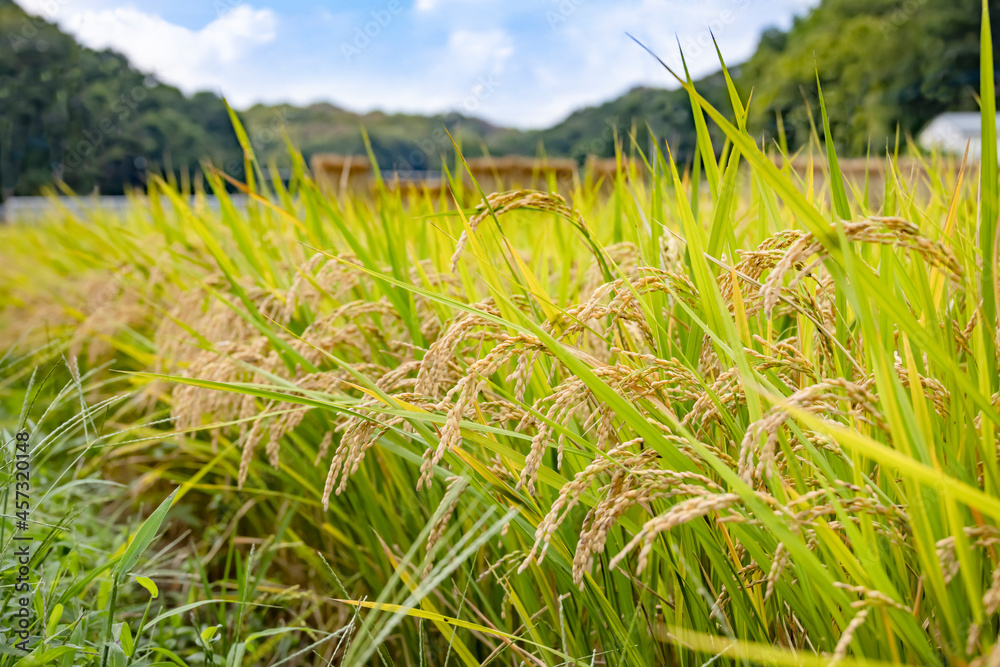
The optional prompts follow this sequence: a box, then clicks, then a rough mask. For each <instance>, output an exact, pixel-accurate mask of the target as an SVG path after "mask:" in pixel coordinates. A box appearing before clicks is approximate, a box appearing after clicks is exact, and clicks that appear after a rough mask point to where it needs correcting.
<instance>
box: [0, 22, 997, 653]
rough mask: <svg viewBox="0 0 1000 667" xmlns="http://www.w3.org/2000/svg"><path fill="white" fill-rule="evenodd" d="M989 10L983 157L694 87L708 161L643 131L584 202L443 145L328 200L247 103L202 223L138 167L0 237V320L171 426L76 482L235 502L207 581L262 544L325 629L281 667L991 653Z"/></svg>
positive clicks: (993, 434) (7, 337)
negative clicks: (851, 156) (490, 177)
mask: <svg viewBox="0 0 1000 667" xmlns="http://www.w3.org/2000/svg"><path fill="white" fill-rule="evenodd" d="M984 14H985V3H984ZM983 26H984V33H983V48H982V54H983V64H982V67H983V76H982V81H983V90H982V91H981V100H982V114H983V118H984V122H983V146H984V151H983V155H982V156H981V159H980V161H979V163H978V165H976V164H973V163H970V162H969V161H968V159H962V160H955V159H954V158H948V157H944V156H939V155H929V156H922V160H924V164H925V166H926V170H925V173H924V174H921V175H918V176H913V175H912V174H907V173H902V172H901V171H900V170H899V169H898V168H897V165H896V162H895V160H894V159H893V157H892V156H889V157H887V158H886V159H885V162H884V166H883V168H882V170H881V171H882V173H883V174H884V176H883V178H882V179H880V180H881V181H882V182H883V183H884V187H883V188H882V189H881V191H879V192H874V191H872V189H871V188H870V187H869V186H870V182H869V181H867V180H866V181H865V182H863V183H853V182H848V181H845V179H844V178H843V177H842V175H841V173H840V170H839V168H838V164H837V155H836V154H835V152H834V151H833V149H832V147H831V145H830V144H827V146H826V149H825V152H824V151H823V145H822V142H821V141H820V139H821V137H820V136H819V135H817V136H815V137H814V142H813V147H812V148H811V150H810V151H809V152H808V154H809V155H811V156H814V157H815V159H817V160H822V161H823V164H825V165H826V166H825V169H826V172H825V175H824V178H823V179H822V181H814V180H813V177H812V175H811V174H812V171H811V170H810V171H809V172H808V174H809V175H807V176H805V177H799V176H797V175H796V174H795V173H794V172H792V171H791V170H789V169H786V168H781V167H778V166H776V163H775V158H776V157H781V158H783V159H782V160H781V162H782V163H783V164H788V162H789V158H790V156H789V155H787V154H784V153H782V150H781V149H780V148H779V147H778V146H781V145H783V142H780V141H779V142H776V143H777V146H771V145H769V144H762V142H761V141H759V140H758V139H755V138H754V137H752V136H750V135H749V134H747V132H746V130H745V120H746V117H747V114H748V113H751V109H750V101H749V100H744V99H741V97H740V96H739V94H738V92H737V91H736V89H735V88H734V87H732V85H730V93H731V102H732V108H731V109H726V110H721V109H716V108H714V107H712V106H711V105H710V104H708V102H707V101H706V100H705V99H704V98H702V97H701V96H700V95H699V94H698V92H697V91H696V90H694V88H693V87H691V85H690V83H689V82H688V81H687V80H686V79H685V78H683V77H679V78H678V81H679V82H680V84H681V85H683V86H685V87H686V88H687V90H688V92H689V94H690V98H691V103H692V108H693V110H694V113H695V120H696V125H697V127H698V130H699V132H698V138H699V142H698V150H699V160H698V162H699V163H700V165H701V167H700V168H696V169H686V168H685V165H678V164H676V163H675V162H674V160H673V158H672V156H671V154H670V151H669V148H670V147H669V145H665V144H661V145H660V147H659V149H658V150H657V151H656V152H655V153H654V154H652V155H649V154H645V153H644V152H643V151H642V150H641V148H640V147H639V146H637V145H635V143H634V142H629V141H628V139H627V138H625V139H623V140H622V142H621V145H620V146H619V159H620V160H621V161H623V162H624V161H627V160H630V159H631V160H638V161H639V162H640V163H642V164H643V165H644V171H645V173H644V174H637V173H634V172H633V171H630V170H621V171H619V172H618V173H617V175H616V176H615V178H614V182H613V187H612V188H610V189H606V190H603V194H602V190H601V184H600V183H597V184H595V183H591V182H587V183H578V184H576V185H575V186H574V187H573V188H572V189H571V191H563V192H555V191H535V190H531V191H527V190H516V189H515V190H506V191H500V192H494V193H487V192H484V191H482V190H481V189H480V188H479V187H478V186H477V185H476V183H475V182H474V181H471V180H466V178H465V173H466V171H467V165H466V164H465V162H464V160H463V159H462V158H461V155H459V156H458V158H457V161H456V163H455V164H454V165H452V168H451V169H450V170H449V172H448V174H447V177H448V180H449V185H450V188H447V189H445V190H442V191H441V192H439V193H436V194H434V195H432V194H431V193H430V192H429V191H423V192H421V191H416V190H407V191H399V190H396V189H394V188H393V187H392V184H391V183H382V182H379V184H378V187H377V188H376V190H375V193H374V195H372V196H360V195H358V196H349V197H334V196H328V195H327V194H325V193H324V192H323V191H321V190H320V188H319V187H318V186H317V185H316V183H315V182H314V181H313V180H312V179H311V178H310V176H309V173H308V171H307V169H306V168H305V164H304V161H303V160H302V158H301V156H300V155H299V154H298V153H297V152H296V151H294V149H291V150H290V156H291V159H292V162H293V165H294V168H293V177H292V180H291V183H290V185H288V186H286V185H285V184H283V183H282V182H281V181H279V180H273V181H270V182H269V181H267V180H266V179H265V178H264V177H263V171H262V170H261V169H260V167H259V165H258V164H257V162H256V160H255V158H254V155H253V151H252V148H251V146H250V144H249V142H248V141H247V140H246V136H245V133H243V132H242V131H241V129H240V125H239V120H238V118H236V116H235V115H234V116H233V122H234V124H235V126H236V127H237V133H238V135H239V136H240V137H241V138H242V142H243V148H244V151H245V154H246V158H247V164H248V167H249V168H248V169H247V173H248V174H250V175H251V176H252V177H251V178H249V179H248V182H247V183H233V182H230V181H228V180H227V179H226V178H225V177H224V176H223V175H222V174H221V173H220V172H218V171H215V170H214V169H212V167H211V166H210V165H206V176H205V181H206V183H207V184H208V187H209V188H210V191H211V192H212V193H213V194H215V195H216V196H217V197H218V199H219V202H220V204H221V205H220V208H219V209H217V210H216V209H213V208H209V207H208V206H207V205H206V204H205V200H204V197H203V195H204V193H203V192H195V193H194V200H193V203H192V201H191V200H190V199H189V198H188V197H187V196H186V195H188V194H189V193H188V192H185V191H182V190H179V189H178V188H177V187H175V186H174V185H171V184H170V183H169V182H168V181H166V180H164V179H154V180H153V181H152V183H151V185H150V188H149V190H148V192H146V193H143V194H141V195H136V196H135V206H134V207H133V208H132V209H131V211H130V212H129V214H128V215H127V216H125V217H124V218H122V219H115V220H112V219H109V218H104V219H88V220H80V219H77V218H75V217H74V216H72V215H70V214H68V213H67V214H66V215H63V216H60V217H59V218H58V219H53V220H51V221H49V222H47V223H45V224H41V225H36V226H15V227H11V228H7V229H4V230H2V239H0V240H2V248H3V250H2V251H0V252H2V253H3V256H4V262H3V265H2V268H0V293H2V294H3V297H4V301H5V303H6V304H7V305H6V306H5V307H4V309H3V318H4V321H5V324H4V326H3V328H2V332H3V337H4V341H3V345H4V347H5V348H8V349H21V350H30V351H31V359H32V360H33V362H35V363H44V362H45V361H47V360H51V359H55V358H58V357H59V356H60V355H66V356H67V357H69V358H72V359H79V364H80V366H81V369H82V370H81V371H80V372H90V369H94V370H93V372H94V373H95V377H106V378H108V382H109V384H107V385H95V386H94V387H93V389H92V395H91V396H90V397H89V400H90V402H91V404H93V403H95V402H96V401H100V400H110V399H111V397H113V396H118V397H121V398H120V400H122V401H124V404H125V405H126V406H127V410H125V411H124V412H122V414H123V415H127V416H128V417H129V418H131V419H137V420H141V419H149V420H151V421H156V422H157V424H155V425H152V426H149V427H148V428H149V434H148V435H147V436H145V437H144V438H143V440H141V441H136V442H133V443H118V444H116V445H114V446H108V447H104V448H101V450H100V451H99V452H94V453H88V456H87V457H86V460H87V463H86V465H87V466H89V467H90V469H92V470H94V471H98V470H100V471H119V472H120V471H122V470H127V471H128V472H129V474H130V475H131V476H132V478H133V479H134V481H132V482H131V491H132V493H134V494H137V495H140V496H141V495H142V494H143V493H146V492H147V490H149V489H152V488H154V487H155V486H156V485H157V484H160V483H164V482H168V483H169V484H171V485H180V486H181V488H182V489H183V493H184V494H185V495H186V499H185V502H186V503H188V508H189V509H188V511H189V512H190V513H191V514H192V515H193V516H194V517H196V518H197V517H207V516H208V514H209V513H212V514H213V516H214V508H215V507H216V506H217V505H218V504H219V503H225V504H227V506H236V507H238V509H237V510H236V511H235V513H233V514H232V515H228V516H225V517H224V518H223V519H222V520H221V521H219V525H220V534H215V535H205V536H203V538H201V539H200V548H201V549H202V550H203V552H204V554H205V560H204V562H205V563H206V567H207V568H208V569H209V570H211V573H209V572H206V573H204V574H203V575H202V576H203V579H204V580H205V581H211V580H212V577H213V576H217V577H219V579H220V580H227V579H229V578H230V576H231V574H230V573H231V571H232V568H233V563H234V562H237V561H239V560H240V558H241V555H248V545H249V544H255V543H256V542H255V540H262V539H266V538H268V537H269V536H271V537H273V536H275V535H276V534H280V536H281V537H280V540H277V541H276V542H275V541H272V542H271V545H272V547H273V548H272V549H271V550H270V551H269V552H268V553H269V557H268V562H269V564H272V566H273V567H274V568H275V570H276V574H274V575H273V576H274V578H275V582H276V585H278V582H280V585H281V586H288V587H291V586H295V587H297V588H296V589H295V590H298V591H301V592H302V598H303V599H307V603H306V604H304V605H303V606H300V607H299V609H300V611H301V613H291V617H293V618H290V619H289V620H288V624H289V625H291V626H295V627H299V626H310V627H312V628H313V629H314V630H316V631H317V632H322V633H325V634H323V635H322V636H320V635H317V636H316V637H315V638H313V639H311V640H310V641H316V642H319V641H320V639H322V638H323V637H328V638H329V639H328V641H325V643H323V644H322V645H321V646H318V647H316V648H308V647H309V646H311V645H310V644H309V643H308V642H307V641H306V640H305V639H303V643H302V648H303V651H300V652H295V651H286V652H285V653H286V654H287V656H288V657H286V658H281V659H280V660H284V661H298V662H297V663H296V664H328V662H325V661H333V662H334V663H335V664H344V665H356V664H357V665H360V664H428V665H430V664H448V663H454V664H464V665H482V664H487V663H494V662H498V663H500V664H521V663H530V664H539V665H562V664H580V665H601V664H604V665H634V664H677V665H681V664H684V665H688V664H690V665H700V664H709V663H711V662H713V661H715V662H719V663H720V664H723V663H725V664H730V663H731V664H774V665H785V664H796V665H798V664H806V665H812V664H817V665H831V664H839V665H851V664H859V665H860V664H927V665H931V664H948V665H980V666H985V665H995V664H1000V662H998V661H1000V643H998V642H997V635H998V631H1000V616H998V609H1000V561H998V553H997V545H998V544H1000V528H998V519H1000V466H998V443H1000V440H998V437H997V427H998V426H1000V393H998V389H1000V387H998V384H1000V372H998V370H1000V369H998V366H997V356H996V347H997V344H998V340H997V336H998V329H997V321H996V305H997V302H998V301H1000V286H998V278H997V271H996V266H997V247H998V245H997V241H996V234H997V225H996V221H997V217H998V213H1000V194H998V175H997V156H996V151H995V145H996V144H995V124H994V117H995V105H994V99H995V93H994V91H993V87H992V86H993V68H992V63H991V61H990V56H989V54H990V53H992V51H991V48H990V34H989V23H988V22H987V21H984V22H983ZM817 85H819V80H817ZM820 100H821V101H822V94H820ZM820 116H821V119H822V121H823V123H822V126H823V127H824V128H825V130H826V132H825V133H824V135H823V136H829V124H828V122H827V119H826V112H825V108H823V107H822V106H821V109H820ZM709 122H711V123H713V124H714V125H716V126H717V127H718V128H720V129H721V130H722V132H723V133H724V135H725V137H726V142H725V144H724V145H723V146H715V145H713V144H712V138H711V136H710V134H709V132H708V130H707V127H708V123H709ZM909 150H910V151H911V152H913V153H915V154H917V152H916V148H915V147H909ZM702 170H703V171H702ZM274 171H275V170H272V172H274ZM227 186H228V187H229V188H233V187H235V188H236V189H238V190H240V191H242V192H244V193H246V194H247V195H248V196H249V203H248V204H247V206H246V208H245V209H241V208H237V207H236V206H235V205H234V203H233V200H232V199H231V198H230V196H229V194H228V190H227ZM15 322H16V323H17V326H16V327H15V326H14V323H15ZM105 368H107V370H105ZM19 372H21V373H24V372H25V371H23V370H22V371H19ZM15 375H16V373H15ZM112 378H113V379H114V382H111V379H112ZM17 381H20V380H19V379H18V378H16V377H15V378H14V379H13V380H12V381H11V385H12V386H13V385H15V384H16V382H17ZM123 384H124V385H127V388H126V389H123V388H122V385H123ZM161 419H162V420H165V421H162V422H160V420H161ZM175 506H176V503H175ZM207 523H208V521H207V519H206V524H207ZM238 538H239V539H238ZM243 579H244V580H245V576H244V577H243ZM208 588H209V589H210V588H211V586H209V587H208ZM211 599H212V598H211V595H210V594H209V591H206V594H205V595H204V596H203V597H202V599H201V600H196V599H192V600H190V601H189V604H194V603H196V602H204V601H205V600H211ZM283 603H284V604H285V605H286V607H287V609H290V610H291V609H294V608H296V605H295V603H294V602H292V601H290V600H287V599H286V600H283ZM244 613H247V614H252V613H254V612H253V611H249V610H248V611H246V612H244ZM293 621H294V622H293ZM234 645H235V644H234ZM182 659H183V658H182V657H178V660H182ZM214 659H215V658H210V657H208V655H207V653H205V652H202V654H201V655H199V657H198V658H197V660H201V661H207V662H208V664H227V663H225V662H222V661H221V660H222V658H221V656H220V657H219V660H220V662H218V663H213V662H211V661H212V660H214ZM243 659H244V660H247V661H248V662H247V663H246V664H258V663H259V664H282V663H281V662H279V659H278V658H275V657H274V656H268V655H267V654H266V652H265V653H261V652H260V651H258V653H257V654H256V655H255V656H254V657H253V659H252V660H253V661H256V662H252V661H250V660H251V658H249V657H246V656H245V657H244V658H243ZM185 664H186V663H185ZM191 664H195V663H191ZM288 664H291V663H290V662H289V663H288Z"/></svg>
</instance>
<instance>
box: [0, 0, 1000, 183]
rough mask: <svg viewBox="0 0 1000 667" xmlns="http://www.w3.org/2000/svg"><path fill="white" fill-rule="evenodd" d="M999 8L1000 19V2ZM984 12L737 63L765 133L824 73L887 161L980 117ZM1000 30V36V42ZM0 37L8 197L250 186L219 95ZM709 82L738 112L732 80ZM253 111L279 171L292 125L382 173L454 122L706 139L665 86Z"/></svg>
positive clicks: (883, 7) (681, 153)
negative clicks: (959, 114)
mask: <svg viewBox="0 0 1000 667" xmlns="http://www.w3.org/2000/svg"><path fill="white" fill-rule="evenodd" d="M990 5H991V15H992V16H993V17H997V18H995V19H994V21H997V20H1000V0H995V1H994V2H991V3H990ZM994 5H997V6H995V7H994ZM980 9H981V5H980V2H979V0H823V1H822V2H821V4H820V5H819V6H818V7H817V8H816V9H815V10H813V11H812V12H810V13H809V14H808V15H807V16H804V17H802V18H800V19H798V20H796V21H795V23H794V25H793V26H792V28H791V29H790V30H789V31H787V32H782V31H779V30H776V29H772V30H769V31H767V32H766V33H765V34H764V36H763V38H762V39H761V42H760V45H759V46H758V49H757V51H756V53H755V54H754V55H753V56H752V57H751V58H750V60H749V61H748V62H747V63H745V64H744V65H742V66H740V67H734V68H733V69H732V73H733V75H734V78H736V80H737V85H738V86H739V87H740V88H741V91H742V93H743V96H744V99H746V98H747V97H748V96H749V94H750V92H751V89H752V91H753V103H752V113H751V129H752V130H753V131H754V132H755V133H756V134H757V135H758V136H761V135H763V136H765V137H767V138H771V137H774V136H776V133H777V120H776V118H777V115H778V114H779V113H780V114H781V116H782V118H783V121H784V127H785V130H786V133H787V135H788V138H789V142H790V145H791V146H792V147H793V148H794V147H795V146H796V145H798V144H800V143H801V142H803V141H804V140H805V139H806V138H807V136H808V129H809V115H808V113H807V112H806V107H805V101H804V100H808V102H809V104H810V105H811V107H812V109H813V111H816V110H817V109H818V104H817V96H816V83H815V82H816V80H815V69H814V68H815V67H816V66H817V65H818V67H819V71H820V76H821V79H822V82H823V90H824V95H825V97H826V101H827V105H828V107H829V110H830V116H831V124H832V127H833V134H834V137H835V139H836V141H837V144H838V148H840V149H841V150H843V151H844V152H845V153H855V154H863V153H864V152H865V151H866V150H867V148H868V144H869V140H870V141H871V148H872V151H873V152H878V151H879V150H884V149H885V145H886V141H887V140H888V138H889V137H892V136H894V134H895V128H896V127H897V125H898V126H899V128H900V130H901V131H902V133H903V134H904V135H905V134H906V133H911V134H914V133H916V132H917V131H919V129H920V128H921V127H922V126H923V125H924V124H926V122H927V121H928V120H930V119H931V118H933V117H934V116H935V115H937V114H938V113H940V112H941V111H944V110H961V109H976V108H977V101H976V95H975V93H976V91H978V88H979V31H980V18H979V17H980V15H981V12H980ZM998 28H1000V25H994V26H993V34H994V35H997V36H998V37H1000V30H998ZM0 35H3V36H4V37H3V43H2V45H0V49H2V54H3V57H2V58H0V197H3V196H10V195H11V194H34V193H37V192H38V191H39V189H40V188H42V187H43V186H45V185H49V184H51V183H52V182H53V179H54V177H56V176H58V177H59V178H62V179H63V180H64V181H65V183H66V184H67V185H68V186H69V187H71V188H72V189H74V190H75V191H77V192H90V191H92V190H93V189H95V188H97V189H99V190H100V191H101V192H103V193H107V194H115V193H120V192H122V191H123V189H124V188H126V187H128V186H129V185H130V184H131V185H138V184H141V183H142V181H143V178H144V176H145V173H146V171H147V169H155V170H159V171H163V170H170V171H174V172H175V173H179V172H181V171H183V170H187V171H188V172H189V173H193V172H195V171H196V170H198V169H199V168H200V167H199V164H200V161H201V160H204V159H207V160H211V161H212V163H213V164H215V165H217V166H220V167H222V168H224V169H226V170H227V171H229V172H230V173H233V174H234V175H237V176H240V170H241V169H242V160H241V153H240V149H239V146H238V144H237V142H236V137H235V134H234V132H233V130H232V127H231V125H230V122H229V118H228V115H227V112H226V109H225V105H224V103H223V101H222V100H221V99H220V98H219V97H217V96H216V95H214V94H212V93H199V94H196V95H193V96H185V95H184V94H182V93H181V92H180V91H179V90H177V89H176V88H174V87H172V86H168V85H164V84H162V83H160V82H158V81H156V80H155V79H154V78H152V77H150V76H147V75H145V74H144V73H142V72H139V71H137V70H135V69H133V68H132V67H131V66H130V65H129V63H128V61H127V60H126V59H125V57H124V56H122V55H120V54H117V53H114V52H111V51H100V52H98V51H94V50H91V49H88V48H86V47H83V46H81V45H79V44H78V43H76V41H75V40H74V39H73V38H72V37H71V36H69V35H67V34H65V33H63V32H61V31H60V30H59V29H58V28H57V27H55V26H54V25H51V24H49V23H47V22H45V21H44V20H42V19H39V18H34V17H30V16H28V15H27V14H25V13H24V12H23V11H22V10H21V9H20V8H19V7H18V6H17V5H16V4H15V3H14V2H13V1H12V0H0ZM995 41H996V42H1000V39H997V40H995ZM637 48H638V47H637ZM697 86H698V88H699V90H700V91H701V92H702V94H703V95H705V96H706V97H707V98H708V99H709V100H710V101H712V102H713V103H714V104H716V105H717V106H719V108H723V109H725V108H728V98H727V96H726V94H725V87H724V84H723V81H722V78H721V75H718V74H716V75H712V76H709V77H706V78H705V79H702V80H701V81H698V82H697ZM241 115H242V117H243V119H244V122H245V123H246V125H247V129H248V133H249V136H250V138H251V141H252V143H253V145H254V148H255V150H256V151H257V153H258V154H259V155H260V156H261V157H262V158H263V159H264V160H268V159H271V158H274V159H276V160H278V161H279V163H280V162H281V161H282V158H283V157H284V152H285V146H284V142H283V141H282V139H281V128H286V129H287V130H288V132H289V134H290V136H291V138H292V140H293V141H294V142H295V144H296V145H297V146H299V147H300V149H301V150H302V151H303V153H304V154H305V155H306V157H307V158H308V157H309V156H310V155H312V154H313V153H317V152H338V153H354V154H359V153H363V152H364V144H363V141H362V136H361V132H360V127H361V126H362V125H363V126H364V127H365V129H366V130H367V131H368V134H369V136H370V138H371V143H372V149H373V151H374V154H375V156H376V158H377V160H378V161H379V163H380V164H381V165H383V166H384V167H385V168H387V169H401V170H409V169H417V170H419V169H434V168H436V167H437V166H438V165H439V160H440V156H441V155H442V154H445V155H450V153H451V142H450V140H449V139H448V138H447V136H446V135H445V134H444V133H443V132H442V130H441V128H442V124H443V125H444V126H447V127H448V129H449V131H451V132H452V134H453V135H455V136H456V137H457V138H458V140H459V141H460V142H461V145H462V148H463V151H464V152H467V153H468V154H469V155H477V154H480V153H481V151H482V150H483V148H486V149H487V150H489V151H490V152H491V153H492V154H496V155H500V154H508V153H517V154H535V153H536V152H537V151H538V150H539V148H540V147H544V151H545V152H546V153H547V154H548V155H562V156H572V157H577V158H582V157H583V156H584V155H586V154H588V153H594V154H597V155H604V156H608V155H612V154H613V152H614V140H613V137H614V136H615V134H617V136H619V137H628V136H629V133H630V132H631V131H632V129H633V128H634V129H635V131H636V135H637V139H638V141H639V145H640V146H643V147H645V146H648V142H649V129H652V132H653V134H654V135H655V136H657V137H660V138H666V139H667V140H669V141H670V144H671V149H672V150H673V151H674V154H675V156H676V157H677V158H678V159H680V160H682V161H683V160H687V158H688V157H689V156H690V155H691V150H692V149H693V142H694V139H693V135H694V127H693V121H692V119H691V108H690V103H689V101H688V99H687V96H686V94H685V93H684V92H683V91H678V90H672V91H671V90H659V89H653V88H636V89H634V90H631V91H629V92H628V93H626V94H625V95H623V96H622V97H619V98H618V99H615V100H612V101H609V102H607V103H605V104H602V105H599V106H596V107H590V108H586V109H581V110H579V111H577V112H575V113H573V114H571V115H570V116H569V117H568V118H566V119H565V120H564V121H562V122H560V123H558V124H557V125H555V126H553V127H551V128H547V129H544V130H535V131H529V132H521V131H518V130H514V129H507V128H501V127H496V126H493V125H491V124H489V123H486V122H484V121H481V120H478V119H475V118H469V117H466V116H462V115H458V114H444V115H440V116H434V117H429V116H419V115H387V114H383V113H378V112H376V113H370V114H363V115H359V114H356V113H352V112H349V111H345V110H343V109H340V108H338V107H336V106H334V105H332V104H314V105H311V106H308V107H305V108H298V107H292V106H287V105H278V106H263V105H258V106H255V107H253V108H251V109H247V110H245V111H243V112H242V113H241ZM626 141H627V139H626ZM718 145H719V146H721V141H720V142H719V143H718Z"/></svg>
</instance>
